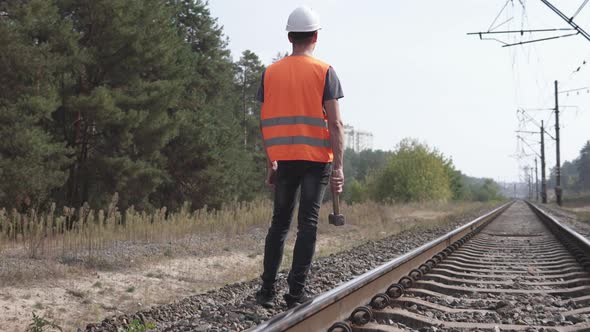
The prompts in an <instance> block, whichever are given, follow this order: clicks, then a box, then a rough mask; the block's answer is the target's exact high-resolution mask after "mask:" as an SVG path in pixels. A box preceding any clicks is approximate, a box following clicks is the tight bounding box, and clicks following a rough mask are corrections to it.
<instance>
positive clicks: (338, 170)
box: [324, 99, 344, 193]
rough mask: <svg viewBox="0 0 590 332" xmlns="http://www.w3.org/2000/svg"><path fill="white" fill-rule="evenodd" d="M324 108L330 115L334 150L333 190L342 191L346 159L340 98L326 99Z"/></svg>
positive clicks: (329, 124)
mask: <svg viewBox="0 0 590 332" xmlns="http://www.w3.org/2000/svg"><path fill="white" fill-rule="evenodd" d="M324 108H325V109H326V114H327V116H328V130H329V131H330V144H331V145H332V150H333V152H334V161H333V163H332V177H331V180H330V183H331V187H332V191H333V192H336V193H340V192H342V187H343V186H344V172H343V169H342V160H343V159H344V124H343V123H342V119H341V118H340V105H339V103H338V99H331V100H326V101H324Z"/></svg>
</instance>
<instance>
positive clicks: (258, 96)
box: [256, 70, 266, 103]
mask: <svg viewBox="0 0 590 332" xmlns="http://www.w3.org/2000/svg"><path fill="white" fill-rule="evenodd" d="M264 73H266V70H265V71H263V72H262V77H261V78H260V86H259V87H258V92H257V93H256V99H257V100H258V101H259V102H261V103H264Z"/></svg>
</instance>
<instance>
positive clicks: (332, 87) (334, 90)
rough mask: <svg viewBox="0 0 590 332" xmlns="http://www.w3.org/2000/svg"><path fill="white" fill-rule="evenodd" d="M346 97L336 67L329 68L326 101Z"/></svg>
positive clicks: (325, 92)
mask: <svg viewBox="0 0 590 332" xmlns="http://www.w3.org/2000/svg"><path fill="white" fill-rule="evenodd" d="M342 97H344V93H343V92H342V86H341V85H340V80H339V79H338V75H336V71H335V70H334V68H332V67H330V68H328V72H327V73H326V83H325V85H324V101H326V100H332V99H340V98H342Z"/></svg>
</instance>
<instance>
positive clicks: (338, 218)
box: [328, 213, 344, 226]
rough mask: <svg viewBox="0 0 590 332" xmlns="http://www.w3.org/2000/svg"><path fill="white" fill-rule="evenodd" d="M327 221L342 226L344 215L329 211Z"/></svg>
mask: <svg viewBox="0 0 590 332" xmlns="http://www.w3.org/2000/svg"><path fill="white" fill-rule="evenodd" d="M328 222H329V223H330V225H334V226H342V225H344V216H343V215H341V214H334V213H330V215H329V216H328Z"/></svg>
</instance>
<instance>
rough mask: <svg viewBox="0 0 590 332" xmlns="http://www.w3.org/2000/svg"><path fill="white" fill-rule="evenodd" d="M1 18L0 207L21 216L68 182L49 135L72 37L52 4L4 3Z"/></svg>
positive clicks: (64, 154) (63, 152) (61, 152)
mask: <svg viewBox="0 0 590 332" xmlns="http://www.w3.org/2000/svg"><path fill="white" fill-rule="evenodd" d="M0 12H1V13H2V15H0V45H2V47H0V206H5V207H9V208H10V207H17V208H19V209H21V210H25V209H27V208H30V207H36V206H39V205H40V204H42V203H44V202H46V201H47V199H48V196H49V194H50V192H51V191H52V190H55V189H57V188H59V187H60V186H62V185H63V183H64V182H65V179H66V174H65V171H64V169H65V168H66V167H67V165H68V164H69V158H68V155H69V151H68V149H66V147H65V144H64V143H63V141H62V140H59V139H54V138H53V137H52V135H51V133H50V130H49V129H50V128H51V127H53V126H54V121H53V120H52V118H51V113H52V112H53V111H54V110H55V108H56V107H57V106H58V105H59V103H60V98H59V94H58V87H59V81H58V79H57V78H58V77H59V73H58V72H57V71H58V70H59V68H61V67H63V64H64V63H65V62H66V61H67V57H65V56H64V55H63V54H64V53H67V52H68V51H71V50H72V48H73V47H72V46H71V44H70V41H71V40H72V39H73V36H72V33H71V26H70V25H69V24H68V22H65V21H62V20H60V17H59V15H58V10H57V7H55V6H54V4H53V3H52V2H50V1H43V0H31V1H28V2H20V1H9V2H3V3H2V8H0Z"/></svg>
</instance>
